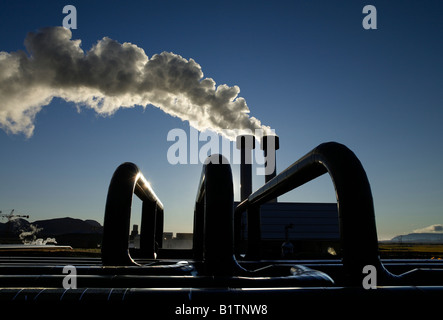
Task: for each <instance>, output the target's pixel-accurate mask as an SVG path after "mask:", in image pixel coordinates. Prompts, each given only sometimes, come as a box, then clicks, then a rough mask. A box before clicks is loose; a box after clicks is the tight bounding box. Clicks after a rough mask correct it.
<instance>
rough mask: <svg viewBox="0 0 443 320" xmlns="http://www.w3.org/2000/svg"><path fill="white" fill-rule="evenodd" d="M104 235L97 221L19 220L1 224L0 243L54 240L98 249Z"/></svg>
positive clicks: (73, 219)
mask: <svg viewBox="0 0 443 320" xmlns="http://www.w3.org/2000/svg"><path fill="white" fill-rule="evenodd" d="M102 233H103V226H102V225H101V224H100V223H99V222H97V221H95V220H81V219H75V218H69V217H66V218H55V219H47V220H37V221H34V222H29V221H27V220H25V219H21V218H18V219H14V220H11V221H8V222H6V223H0V240H2V241H0V243H11V242H32V241H35V240H36V239H43V240H46V239H53V240H55V241H56V243H57V244H60V245H70V246H73V247H97V245H99V244H100V243H101V237H102Z"/></svg>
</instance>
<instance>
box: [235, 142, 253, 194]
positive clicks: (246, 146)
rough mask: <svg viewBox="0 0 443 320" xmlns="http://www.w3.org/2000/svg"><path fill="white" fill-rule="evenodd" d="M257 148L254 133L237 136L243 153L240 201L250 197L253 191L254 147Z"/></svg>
mask: <svg viewBox="0 0 443 320" xmlns="http://www.w3.org/2000/svg"><path fill="white" fill-rule="evenodd" d="M254 148H255V138H254V136H253V135H239V136H237V149H239V150H240V153H241V162H240V198H241V200H240V201H243V200H245V199H247V198H248V197H249V195H250V194H251V193H252V156H251V153H252V149H254Z"/></svg>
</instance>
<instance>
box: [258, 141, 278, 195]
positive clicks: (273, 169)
mask: <svg viewBox="0 0 443 320" xmlns="http://www.w3.org/2000/svg"><path fill="white" fill-rule="evenodd" d="M261 149H262V150H263V153H264V157H265V183H268V182H269V181H270V180H272V179H273V178H274V177H275V176H276V174H277V158H276V151H277V150H278V149H280V138H279V137H278V136H277V135H268V136H263V138H262V142H261ZM269 202H277V198H274V199H271V200H269Z"/></svg>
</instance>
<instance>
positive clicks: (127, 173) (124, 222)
mask: <svg viewBox="0 0 443 320" xmlns="http://www.w3.org/2000/svg"><path fill="white" fill-rule="evenodd" d="M133 194H136V195H137V196H138V197H139V198H140V200H141V201H142V202H143V209H142V228H141V235H140V237H141V241H140V242H141V243H140V246H141V251H142V252H143V253H144V255H145V256H146V257H148V258H154V256H155V246H156V243H157V246H158V247H161V239H162V236H163V204H162V203H161V201H160V200H159V199H158V197H157V196H156V194H155V193H154V191H153V190H152V188H151V186H150V185H149V182H148V181H147V180H146V179H145V177H144V176H143V174H142V173H141V172H140V170H139V169H138V167H137V166H136V165H135V164H133V163H130V162H125V163H123V164H121V165H120V166H119V167H118V168H117V169H116V170H115V172H114V175H113V176H112V179H111V182H110V185H109V189H108V196H107V199H106V207H105V218H104V225H103V240H102V250H101V251H102V261H103V264H104V265H137V263H136V262H135V261H134V260H133V259H132V258H131V255H130V254H129V250H128V241H129V229H130V225H129V224H130V219H131V206H132V197H133Z"/></svg>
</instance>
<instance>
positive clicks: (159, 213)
mask: <svg viewBox="0 0 443 320" xmlns="http://www.w3.org/2000/svg"><path fill="white" fill-rule="evenodd" d="M155 205H156V210H155V236H154V239H155V245H156V246H157V248H163V231H164V230H163V227H164V216H165V215H164V211H163V208H162V207H160V206H159V205H158V203H156V204H155Z"/></svg>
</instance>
